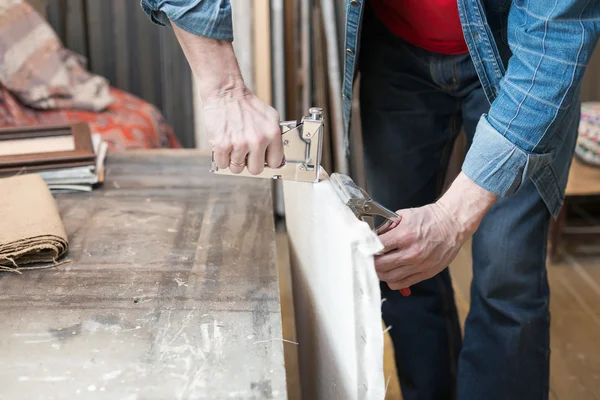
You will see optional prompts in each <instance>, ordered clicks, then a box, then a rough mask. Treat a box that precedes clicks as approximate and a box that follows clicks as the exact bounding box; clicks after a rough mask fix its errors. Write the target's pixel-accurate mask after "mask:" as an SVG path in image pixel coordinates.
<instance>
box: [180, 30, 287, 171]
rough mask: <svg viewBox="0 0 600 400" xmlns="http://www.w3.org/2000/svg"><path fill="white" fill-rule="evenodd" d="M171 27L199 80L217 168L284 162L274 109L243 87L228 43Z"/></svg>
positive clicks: (252, 168)
mask: <svg viewBox="0 0 600 400" xmlns="http://www.w3.org/2000/svg"><path fill="white" fill-rule="evenodd" d="M172 26H173V32H175V36H176V37H177V40H178V41H179V43H180V44H181V48H182V49H183V52H184V54H185V56H186V58H187V60H188V63H189V64H190V67H191V69H192V71H193V72H194V75H195V76H196V78H197V80H198V90H199V93H200V99H201V102H202V111H203V114H202V119H203V122H204V125H205V127H206V133H207V135H208V138H209V140H210V142H211V145H212V150H213V151H214V157H215V162H216V164H217V166H218V167H219V168H229V169H230V171H231V172H233V173H240V172H242V171H243V170H244V168H245V167H247V168H248V172H250V173H251V174H254V175H256V174H259V173H261V172H262V171H263V170H264V167H265V163H266V164H267V165H268V166H269V167H272V168H276V167H279V166H280V165H281V163H282V162H283V143H282V140H281V128H280V126H279V122H280V121H279V113H277V111H275V109H273V108H272V107H271V106H269V105H267V104H266V103H264V102H263V101H261V100H260V99H258V98H257V97H256V96H255V95H254V94H252V92H251V91H250V90H249V89H248V88H247V87H246V85H245V84H244V81H243V79H242V74H241V72H240V68H239V65H238V62H237V59H236V57H235V54H234V51H233V46H232V44H231V43H230V42H226V41H222V40H216V39H211V38H207V37H203V36H199V35H194V34H192V33H189V32H187V31H185V30H183V29H181V28H179V27H177V26H176V25H175V24H172Z"/></svg>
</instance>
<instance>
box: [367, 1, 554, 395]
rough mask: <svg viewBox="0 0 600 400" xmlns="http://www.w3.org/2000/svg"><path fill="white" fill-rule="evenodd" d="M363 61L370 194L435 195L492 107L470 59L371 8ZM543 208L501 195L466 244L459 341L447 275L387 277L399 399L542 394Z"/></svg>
mask: <svg viewBox="0 0 600 400" xmlns="http://www.w3.org/2000/svg"><path fill="white" fill-rule="evenodd" d="M363 24H364V25H363V30H362V37H361V41H362V43H361V53H360V59H359V71H360V76H361V85H360V108H361V120H362V132H363V143H364V156H365V167H366V172H367V184H368V190H369V192H370V194H371V195H372V196H373V197H374V198H375V199H376V200H378V201H380V202H381V203H383V204H384V205H385V206H387V207H389V208H391V209H394V210H397V209H402V208H407V207H419V206H423V205H426V204H429V203H432V202H434V201H435V200H436V198H437V197H439V195H440V191H441V189H442V184H443V181H444V177H445V173H446V169H447V166H448V162H449V157H450V153H451V149H452V146H453V144H454V140H455V138H456V137H457V135H458V133H459V132H460V128H461V127H463V128H464V130H465V132H466V135H467V142H468V144H470V143H471V141H472V138H473V135H474V132H475V126H476V124H477V121H478V120H479V117H480V116H481V114H482V113H485V112H486V111H487V110H488V109H489V103H488V101H487V99H486V97H485V95H484V93H483V90H482V88H481V85H480V82H479V79H478V77H477V74H476V72H475V69H474V67H473V64H472V62H471V58H470V56H469V55H468V54H465V55H457V56H449V55H441V54H434V53H430V52H427V51H425V50H423V49H420V48H417V47H414V46H411V45H410V44H408V43H406V42H404V41H403V40H401V39H400V38H398V37H397V36H395V35H393V34H392V33H391V32H390V31H388V30H387V29H386V28H385V26H383V25H382V24H381V23H380V22H379V21H378V20H377V19H376V18H375V17H374V16H373V15H372V13H371V12H370V10H369V9H368V8H367V9H366V13H365V17H364V21H363ZM549 223H550V213H549V211H548V209H547V207H546V205H545V204H544V202H543V201H542V199H541V197H540V196H539V194H538V192H537V190H536V189H535V187H534V185H533V183H532V182H531V181H528V182H527V183H526V184H525V185H524V187H522V188H521V190H520V191H519V192H518V193H517V194H516V195H514V196H511V197H503V198H501V199H499V201H498V202H497V203H496V205H495V206H494V207H493V208H492V210H491V211H490V212H489V213H488V215H487V216H486V217H485V218H484V220H483V222H482V224H481V226H480V227H479V229H478V230H477V232H476V233H475V235H474V237H473V283H472V286H471V306H470V310H469V314H468V317H467V321H466V325H465V335H464V339H463V338H462V337H461V331H460V326H459V322H458V316H457V312H456V305H455V301H454V294H453V289H452V283H451V278H450V274H449V272H448V269H445V270H444V271H443V272H441V273H440V274H438V275H437V276H435V277H433V278H431V279H428V280H426V281H423V282H421V283H419V284H417V285H415V286H413V287H412V288H411V290H412V295H411V296H409V297H403V296H401V295H400V293H399V292H397V291H392V290H390V289H389V287H388V286H387V285H386V284H385V283H383V282H382V284H381V288H382V297H383V298H385V299H386V300H385V301H384V302H383V305H382V313H383V318H384V321H385V323H386V325H388V326H389V325H391V326H392V328H391V330H390V331H389V333H390V335H391V338H392V341H393V343H394V348H395V356H396V366H397V369H398V377H399V379H400V383H401V387H402V393H403V396H404V399H405V400H413V399H414V400H416V399H419V400H428V399H459V400H467V399H473V400H481V399H486V400H494V399H502V400H505V399H511V400H519V399H524V400H525V399H527V400H533V399H547V398H548V391H549V354H550V350H549V329H550V316H549V310H548V300H549V289H548V281H547V277H546V266H545V260H546V239H547V234H548V226H549Z"/></svg>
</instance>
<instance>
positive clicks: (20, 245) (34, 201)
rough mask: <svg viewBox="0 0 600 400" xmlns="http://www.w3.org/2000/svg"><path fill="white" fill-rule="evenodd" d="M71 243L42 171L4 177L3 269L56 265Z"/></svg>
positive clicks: (0, 209) (0, 185)
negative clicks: (41, 173)
mask: <svg viewBox="0 0 600 400" xmlns="http://www.w3.org/2000/svg"><path fill="white" fill-rule="evenodd" d="M68 246H69V244H68V239H67V234H66V232H65V229H64V226H63V224H62V221H61V219H60V215H59V213H58V209H57V207H56V202H55V201H54V198H53V197H52V194H51V193H50V190H49V189H48V186H47V185H46V183H45V182H44V180H43V179H42V178H41V177H40V176H39V175H36V174H27V175H21V176H14V177H10V178H3V179H0V270H19V269H22V268H28V267H40V265H39V264H40V263H42V264H46V265H47V266H52V265H54V264H56V263H57V260H58V259H59V258H60V257H62V256H63V255H64V254H66V252H67V251H68ZM42 266H43V265H42Z"/></svg>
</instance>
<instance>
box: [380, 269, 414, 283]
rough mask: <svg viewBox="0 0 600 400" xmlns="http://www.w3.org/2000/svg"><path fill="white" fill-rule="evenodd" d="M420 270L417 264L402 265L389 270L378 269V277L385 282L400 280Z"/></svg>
mask: <svg viewBox="0 0 600 400" xmlns="http://www.w3.org/2000/svg"><path fill="white" fill-rule="evenodd" d="M417 272H419V268H418V267H417V266H415V265H402V266H399V267H397V268H394V269H391V270H389V271H383V272H379V271H377V277H378V278H379V279H380V280H382V281H384V282H388V283H390V282H400V281H403V280H404V279H406V278H408V277H409V276H411V275H413V274H415V273H417Z"/></svg>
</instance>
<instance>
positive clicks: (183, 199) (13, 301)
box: [0, 151, 286, 399]
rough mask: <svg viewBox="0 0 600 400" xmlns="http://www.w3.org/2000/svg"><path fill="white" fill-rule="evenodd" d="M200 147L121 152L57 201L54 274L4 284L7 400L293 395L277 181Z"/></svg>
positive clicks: (0, 348)
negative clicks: (62, 234) (63, 245)
mask: <svg viewBox="0 0 600 400" xmlns="http://www.w3.org/2000/svg"><path fill="white" fill-rule="evenodd" d="M208 166H209V158H207V157H205V156H201V155H198V154H197V153H195V152H191V151H182V152H177V151H162V152H161V151H159V152H136V153H130V154H111V155H110V156H109V158H108V162H107V179H106V182H105V184H104V186H103V187H102V188H101V189H100V190H97V191H94V192H92V193H91V194H90V193H85V194H62V195H59V196H57V202H58V205H59V209H60V213H61V216H62V219H63V222H64V225H65V229H66V231H67V234H68V236H69V240H70V250H69V256H68V258H69V259H70V260H71V261H72V262H71V263H69V264H64V265H63V266H60V267H58V268H57V269H51V270H43V271H30V272H27V273H24V274H23V275H17V274H9V273H7V274H3V275H0V293H1V294H0V299H1V300H0V301H1V304H2V307H1V309H0V319H1V320H2V321H3V323H2V326H1V328H0V336H1V337H2V339H1V340H0V354H2V356H3V363H2V366H1V367H0V385H1V386H2V396H6V398H28V399H46V398H53V399H70V398H75V397H77V395H80V397H81V398H111V399H188V398H194V399H223V398H227V399H265V398H268V399H271V398H273V399H284V398H286V393H285V392H286V379H285V368H284V355H283V340H282V326H281V325H282V323H281V311H280V298H279V288H278V279H277V266H276V259H277V256H276V246H275V231H274V226H273V211H272V203H271V189H270V188H271V185H270V181H269V180H262V179H251V178H239V177H224V176H215V175H212V174H210V173H209V172H208Z"/></svg>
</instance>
